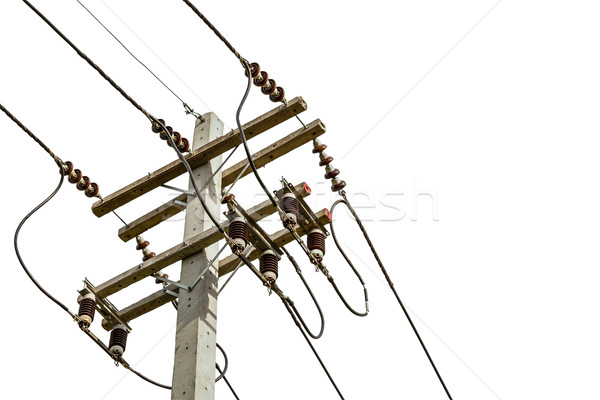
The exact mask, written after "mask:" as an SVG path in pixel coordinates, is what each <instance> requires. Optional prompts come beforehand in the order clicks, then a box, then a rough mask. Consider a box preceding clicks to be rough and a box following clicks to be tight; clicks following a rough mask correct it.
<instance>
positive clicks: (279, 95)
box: [269, 86, 285, 103]
mask: <svg viewBox="0 0 600 400" xmlns="http://www.w3.org/2000/svg"><path fill="white" fill-rule="evenodd" d="M284 98H285V90H283V88H282V87H281V86H277V88H276V89H275V91H274V92H273V93H271V94H270V95H269V100H271V101H272V102H273V103H277V102H280V101H282V100H283V99H284Z"/></svg>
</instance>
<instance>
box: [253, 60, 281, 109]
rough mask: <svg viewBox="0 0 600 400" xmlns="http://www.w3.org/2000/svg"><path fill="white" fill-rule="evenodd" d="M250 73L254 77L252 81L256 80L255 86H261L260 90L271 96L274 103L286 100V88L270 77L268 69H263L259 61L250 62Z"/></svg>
mask: <svg viewBox="0 0 600 400" xmlns="http://www.w3.org/2000/svg"><path fill="white" fill-rule="evenodd" d="M250 74H251V76H252V78H254V79H253V80H252V82H254V85H255V86H259V87H260V91H261V92H262V93H263V94H265V95H267V96H269V99H270V100H271V101H272V102H273V103H278V102H280V101H283V102H285V90H283V88H282V87H281V86H277V83H275V80H274V79H270V78H269V74H267V71H261V70H260V65H258V63H255V62H254V63H252V64H250ZM247 76H248V71H247V70H246V77H247Z"/></svg>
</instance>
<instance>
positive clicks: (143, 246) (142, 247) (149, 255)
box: [135, 236, 156, 261]
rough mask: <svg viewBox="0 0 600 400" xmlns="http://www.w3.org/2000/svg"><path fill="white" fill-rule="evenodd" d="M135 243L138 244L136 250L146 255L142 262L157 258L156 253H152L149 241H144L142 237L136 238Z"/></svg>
mask: <svg viewBox="0 0 600 400" xmlns="http://www.w3.org/2000/svg"><path fill="white" fill-rule="evenodd" d="M135 241H136V242H137V246H136V247H135V248H136V250H141V251H142V253H143V254H144V257H142V261H147V260H149V259H151V258H152V257H154V256H156V253H153V252H151V251H150V249H149V248H148V245H149V244H150V242H149V241H147V240H144V238H143V237H141V236H136V237H135Z"/></svg>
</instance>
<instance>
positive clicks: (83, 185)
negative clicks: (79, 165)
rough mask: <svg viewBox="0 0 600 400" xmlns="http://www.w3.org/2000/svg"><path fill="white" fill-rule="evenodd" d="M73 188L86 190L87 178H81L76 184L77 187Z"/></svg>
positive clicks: (88, 184)
mask: <svg viewBox="0 0 600 400" xmlns="http://www.w3.org/2000/svg"><path fill="white" fill-rule="evenodd" d="M75 187H76V188H77V189H78V190H86V189H87V188H89V187H90V178H88V177H87V176H82V177H81V179H80V180H79V182H77V185H75Z"/></svg>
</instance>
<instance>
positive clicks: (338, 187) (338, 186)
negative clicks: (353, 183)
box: [331, 181, 346, 192]
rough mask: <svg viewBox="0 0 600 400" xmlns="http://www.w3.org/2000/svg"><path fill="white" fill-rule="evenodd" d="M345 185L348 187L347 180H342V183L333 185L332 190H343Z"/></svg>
mask: <svg viewBox="0 0 600 400" xmlns="http://www.w3.org/2000/svg"><path fill="white" fill-rule="evenodd" d="M345 187H346V182H345V181H340V183H338V184H337V185H333V186H331V191H332V192H339V191H340V190H342V189H343V188H345Z"/></svg>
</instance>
